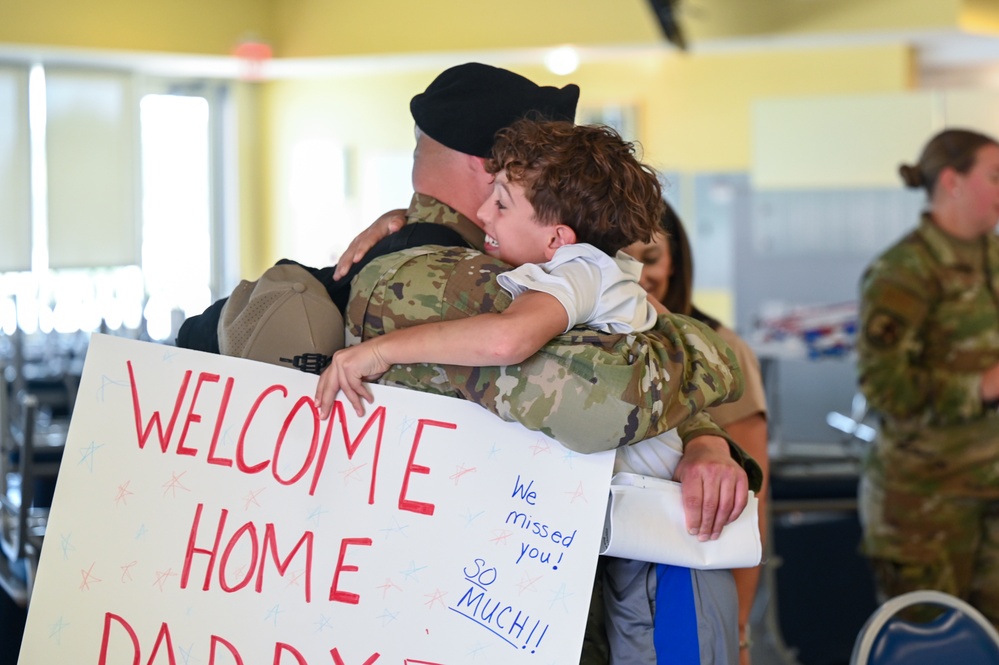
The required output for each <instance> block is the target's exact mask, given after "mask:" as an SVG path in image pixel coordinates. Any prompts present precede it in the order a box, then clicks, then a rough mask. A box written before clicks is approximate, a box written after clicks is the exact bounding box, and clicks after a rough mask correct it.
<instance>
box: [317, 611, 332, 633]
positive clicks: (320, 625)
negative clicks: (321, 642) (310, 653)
mask: <svg viewBox="0 0 999 665" xmlns="http://www.w3.org/2000/svg"><path fill="white" fill-rule="evenodd" d="M327 628H329V629H330V630H332V629H333V623H332V621H330V618H329V617H328V616H326V615H325V614H320V615H319V621H317V622H316V632H317V633H321V632H323V631H324V630H326V629H327Z"/></svg>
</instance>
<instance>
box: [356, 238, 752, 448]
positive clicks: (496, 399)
mask: <svg viewBox="0 0 999 665" xmlns="http://www.w3.org/2000/svg"><path fill="white" fill-rule="evenodd" d="M507 269H508V266H506V265H505V264H503V263H501V262H498V261H497V260H495V259H492V258H490V257H488V256H485V255H482V254H479V253H478V252H474V251H471V250H466V249H461V248H433V249H431V248H426V247H424V248H416V249H411V250H405V251H403V252H398V253H396V254H393V255H390V256H388V257H382V258H380V259H376V260H375V261H373V262H372V263H371V264H370V265H369V266H368V267H366V268H365V269H364V270H363V271H362V272H361V273H360V274H359V275H358V276H357V277H356V278H355V280H354V283H353V284H352V286H351V301H350V305H349V306H348V308H347V316H346V319H347V321H346V323H347V340H348V344H350V343H353V342H356V341H358V340H361V339H367V338H370V337H373V336H376V335H380V334H384V333H387V332H390V331H391V330H394V329H397V328H404V327H408V326H411V325H417V324H420V323H425V322H428V321H435V320H447V319H452V318H460V317H467V316H473V315H475V314H478V313H480V312H486V311H501V310H502V309H504V308H505V307H506V306H508V305H509V303H510V297H509V295H508V294H507V293H506V292H505V291H503V290H502V288H500V287H499V285H498V284H497V282H496V279H495V277H496V275H497V274H499V273H500V272H503V271H505V270H507ZM381 383H384V384H387V385H395V386H402V387H408V388H416V389H419V390H423V391H428V392H434V393H437V394H441V395H448V396H452V397H459V398H462V399H467V400H470V401H473V402H475V403H477V404H480V405H481V406H483V407H485V408H486V409H488V410H490V411H492V412H493V413H495V414H496V415H498V416H500V417H501V418H503V419H504V420H510V421H516V422H519V423H521V424H523V425H524V426H525V427H527V428H529V429H533V430H538V431H541V432H544V433H545V434H548V435H549V436H551V437H552V438H554V439H557V440H558V441H560V442H561V443H562V444H564V445H565V446H566V447H568V448H570V449H572V450H575V451H577V452H582V453H590V452H597V451H601V450H611V449H614V448H616V447H618V446H622V445H626V444H630V443H634V442H637V441H641V440H643V439H647V438H649V437H651V436H654V435H656V434H659V433H662V432H665V431H667V430H669V429H671V428H673V427H674V426H677V425H678V424H680V423H683V422H684V421H685V420H687V419H688V418H689V417H690V416H691V415H693V414H695V413H697V412H699V411H700V410H701V409H703V408H704V407H706V406H711V405H714V404H717V403H720V402H722V401H724V400H726V399H730V398H736V397H738V395H740V394H741V391H742V375H741V372H740V370H739V369H738V364H737V363H736V362H735V357H734V354H733V353H732V350H731V349H730V348H729V347H728V346H727V345H726V344H724V342H722V341H721V339H720V338H719V337H718V336H717V335H716V334H715V333H714V331H712V330H711V329H710V328H708V327H707V326H704V325H702V324H701V323H699V322H697V321H695V320H693V319H690V318H688V317H684V316H679V315H663V316H661V317H659V320H658V322H657V325H656V328H655V329H654V330H652V331H650V332H648V333H644V334H603V333H598V332H594V331H591V330H587V329H583V328H575V329H573V330H570V331H569V332H568V333H566V334H563V335H560V336H559V337H556V338H555V339H554V340H552V341H551V342H550V343H549V344H547V345H546V346H545V347H544V348H542V349H541V350H540V351H539V352H538V353H536V354H535V355H533V356H532V357H531V358H529V359H528V360H526V361H525V362H523V363H521V364H520V365H517V366H508V367H460V366H448V365H407V366H394V367H392V368H391V369H390V370H389V371H388V372H387V373H386V374H385V375H383V376H382V378H381ZM707 422H709V421H704V420H700V421H697V422H696V423H695V425H696V427H699V428H700V430H701V433H707V432H708V431H710V432H711V433H714V434H719V435H724V434H723V433H722V432H721V430H719V429H717V426H713V424H712V425H708V424H706V423H707ZM726 438H727V437H726Z"/></svg>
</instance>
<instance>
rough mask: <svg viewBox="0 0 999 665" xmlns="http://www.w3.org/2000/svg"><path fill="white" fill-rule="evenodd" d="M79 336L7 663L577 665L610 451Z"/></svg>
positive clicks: (412, 403) (400, 395)
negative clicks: (61, 442)
mask: <svg viewBox="0 0 999 665" xmlns="http://www.w3.org/2000/svg"><path fill="white" fill-rule="evenodd" d="M315 385H316V377H315V376H314V375H309V374H304V373H301V372H298V371H295V370H289V369H283V368H280V367H275V366H270V365H265V364H260V363H255V362H251V361H245V360H238V359H233V358H227V357H223V356H215V355H211V354H203V353H198V352H193V351H185V350H181V349H176V348H174V347H169V346H163V345H157V344H149V343H142V342H134V341H130V340H123V339H120V338H115V337H108V336H103V335H95V336H94V337H93V339H92V341H91V344H90V347H89V350H88V353H87V360H86V366H85V369H84V373H83V378H82V381H81V384H80V389H79V396H78V399H77V403H76V407H75V410H74V414H73V421H72V425H71V427H70V432H69V439H68V442H67V446H66V450H65V453H64V455H63V460H62V466H61V470H60V475H59V480H58V484H57V487H56V492H55V498H54V501H53V507H52V513H51V518H50V521H49V524H48V529H47V532H46V536H45V546H44V548H43V551H42V556H41V563H40V567H39V574H38V579H37V583H36V585H35V588H34V592H33V595H32V598H31V605H30V611H29V614H28V621H27V626H26V629H25V633H24V639H23V642H22V648H21V654H20V661H19V662H20V664H21V665H39V664H42V663H45V664H48V663H73V664H74V665H77V664H80V665H90V664H99V665H104V664H105V663H106V664H108V665H112V664H113V665H117V664H128V665H132V664H142V665H146V664H167V663H169V664H171V665H195V664H198V665H239V664H245V665H250V664H251V663H266V664H268V665H306V664H308V665H318V664H321V663H322V664H332V665H362V664H364V665H375V664H377V665H388V664H392V665H404V664H408V665H468V664H471V663H475V664H479V663H481V664H497V665H499V664H503V665H508V664H511V663H513V664H516V663H532V664H536V665H537V664H543V665H551V664H554V663H564V664H567V663H577V662H578V658H579V652H580V649H581V645H582V635H583V627H584V624H585V621H586V616H587V610H588V605H589V596H590V590H591V587H592V580H593V573H594V567H595V565H596V558H597V551H598V548H599V543H600V535H601V529H602V526H603V521H604V510H605V506H606V503H607V495H608V485H609V479H610V472H611V466H612V461H613V454H612V453H601V454H598V455H589V456H583V455H578V454H575V453H572V452H571V451H568V450H567V449H565V448H563V447H562V446H561V445H559V444H558V443H557V442H555V441H553V440H552V439H550V438H548V437H545V436H544V435H541V434H538V433H536V432H530V431H528V430H526V429H524V428H523V427H520V426H519V425H514V424H510V423H506V422H502V421H501V420H499V419H498V418H496V417H495V416H493V415H492V414H490V413H488V412H486V411H485V410H484V409H482V408H480V407H478V406H476V405H474V404H471V403H468V402H463V401H460V400H453V399H448V398H443V397H437V396H433V395H427V394H424V393H419V392H413V391H408V390H400V389H391V388H385V387H381V386H374V387H373V389H374V394H375V397H376V402H375V404H374V405H369V406H368V409H367V413H366V414H365V417H363V418H359V417H357V416H356V415H355V414H354V413H353V410H352V409H350V408H349V405H347V408H345V409H341V410H340V411H338V412H336V413H335V414H334V416H333V417H331V419H330V420H328V421H318V420H317V418H316V417H315V415H314V412H313V403H312V400H311V398H312V395H313V393H314V390H315Z"/></svg>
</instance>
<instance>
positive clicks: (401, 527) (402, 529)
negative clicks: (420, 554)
mask: <svg viewBox="0 0 999 665" xmlns="http://www.w3.org/2000/svg"><path fill="white" fill-rule="evenodd" d="M392 521H393V522H395V526H389V527H385V528H384V529H379V531H381V532H382V533H384V534H385V539H386V540H388V538H389V536H391V535H392V534H393V533H398V534H400V535H403V536H405V535H406V529H408V528H409V525H408V524H399V520H398V519H396V518H394V517H393V518H392Z"/></svg>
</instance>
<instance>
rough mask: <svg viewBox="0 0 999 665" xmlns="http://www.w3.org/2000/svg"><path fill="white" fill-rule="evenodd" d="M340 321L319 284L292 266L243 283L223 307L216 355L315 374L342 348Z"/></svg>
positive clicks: (334, 307) (341, 323) (337, 311)
mask: <svg viewBox="0 0 999 665" xmlns="http://www.w3.org/2000/svg"><path fill="white" fill-rule="evenodd" d="M343 335H344V328H343V316H341V314H340V310H338V309H337V307H336V305H334V304H333V301H332V300H331V299H330V296H329V293H328V292H327V291H326V288H325V287H324V286H323V285H322V283H321V282H320V281H319V280H318V279H316V278H315V277H313V276H312V275H311V274H310V273H309V272H308V271H307V270H305V269H304V268H303V267H302V266H300V265H297V264H292V263H288V264H279V265H276V266H274V267H272V268H269V269H268V270H267V271H266V272H265V273H264V274H263V275H261V277H260V279H258V280H256V281H254V282H251V281H248V280H245V279H244V280H243V281H242V282H240V283H239V286H237V287H236V288H235V290H233V292H232V295H231V296H229V300H228V301H226V303H225V305H224V306H223V307H222V313H221V316H220V318H219V330H218V336H219V351H220V352H221V353H222V355H226V356H236V357H239V358H249V359H250V360H259V361H260V362H265V363H270V364H272V365H281V366H284V367H295V368H298V369H300V370H302V371H305V372H312V373H314V374H319V373H320V372H321V371H322V369H323V368H324V367H325V366H326V365H327V364H329V359H330V357H332V355H333V353H334V352H336V351H337V350H339V349H342V348H343Z"/></svg>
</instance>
